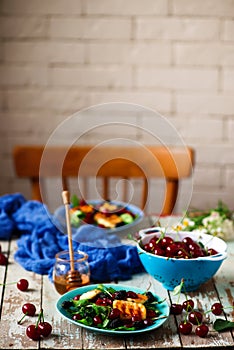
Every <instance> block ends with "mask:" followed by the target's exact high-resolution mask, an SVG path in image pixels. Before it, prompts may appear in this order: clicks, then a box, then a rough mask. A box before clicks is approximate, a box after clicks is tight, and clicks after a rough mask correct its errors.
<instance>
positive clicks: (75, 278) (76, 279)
mask: <svg viewBox="0 0 234 350" xmlns="http://www.w3.org/2000/svg"><path fill="white" fill-rule="evenodd" d="M62 198H63V203H64V206H65V211H66V224H67V234H68V246H69V256H70V268H71V269H70V270H69V271H68V273H67V277H66V280H67V290H69V289H74V288H77V287H80V285H81V284H82V279H81V275H80V272H79V271H77V270H76V269H75V265H74V250H73V245H72V230H71V220H70V195H69V192H68V191H63V192H62Z"/></svg>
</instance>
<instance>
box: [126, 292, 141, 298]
mask: <svg viewBox="0 0 234 350" xmlns="http://www.w3.org/2000/svg"><path fill="white" fill-rule="evenodd" d="M127 298H131V299H137V298H138V295H137V293H135V292H132V291H128V292H127Z"/></svg>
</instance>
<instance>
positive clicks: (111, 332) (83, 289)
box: [56, 284, 170, 335]
mask: <svg viewBox="0 0 234 350" xmlns="http://www.w3.org/2000/svg"><path fill="white" fill-rule="evenodd" d="M103 285H104V286H105V287H112V288H114V289H115V290H121V289H124V290H126V291H130V290H131V291H133V292H135V293H141V294H143V293H144V292H145V291H144V290H142V289H140V288H136V287H132V286H131V287H130V286H125V285H121V284H103ZM97 286H98V284H91V285H88V286H84V287H80V288H77V289H73V290H71V291H69V292H67V293H65V294H63V295H62V296H61V297H60V298H59V300H58V301H57V304H56V308H57V311H58V312H59V313H60V314H61V315H62V316H63V317H64V318H65V319H67V320H68V321H70V322H72V323H74V324H75V325H76V326H80V327H83V328H86V329H88V330H90V331H93V332H99V333H103V334H106V335H118V334H120V335H121V334H125V335H126V334H129V335H132V334H138V333H144V332H149V331H152V330H154V329H156V328H158V327H160V326H161V325H162V324H163V323H164V322H165V321H166V320H167V318H168V317H169V314H170V309H169V306H168V304H167V302H166V301H163V302H162V303H160V304H158V307H157V308H158V310H159V311H160V313H161V315H160V316H165V318H161V319H158V320H156V321H155V322H154V324H152V325H151V326H148V327H146V328H143V329H137V330H134V331H124V330H123V331H121V330H119V331H118V330H116V331H114V330H109V329H99V328H96V327H91V326H87V325H84V324H82V323H78V322H77V321H74V320H72V319H71V318H70V315H69V314H68V312H67V311H66V310H65V309H64V308H63V307H62V304H63V302H64V301H67V300H70V299H72V298H74V297H75V296H76V295H77V294H82V293H85V292H87V291H89V290H92V289H95V288H96V287H97ZM153 295H154V296H155V297H156V298H157V299H158V300H160V297H159V296H157V295H156V294H154V293H153Z"/></svg>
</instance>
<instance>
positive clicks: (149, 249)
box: [144, 243, 152, 252]
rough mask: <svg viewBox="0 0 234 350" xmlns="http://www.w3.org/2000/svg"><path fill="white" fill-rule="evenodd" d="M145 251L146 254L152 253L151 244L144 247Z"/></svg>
mask: <svg viewBox="0 0 234 350" xmlns="http://www.w3.org/2000/svg"><path fill="white" fill-rule="evenodd" d="M144 250H145V251H146V252H151V251H152V250H151V246H150V245H149V243H147V244H145V245H144Z"/></svg>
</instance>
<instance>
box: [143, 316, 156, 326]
mask: <svg viewBox="0 0 234 350" xmlns="http://www.w3.org/2000/svg"><path fill="white" fill-rule="evenodd" d="M153 323H154V321H153V320H152V319H151V318H146V319H145V320H143V324H144V325H145V326H146V327H148V326H151V325H152V324H153Z"/></svg>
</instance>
